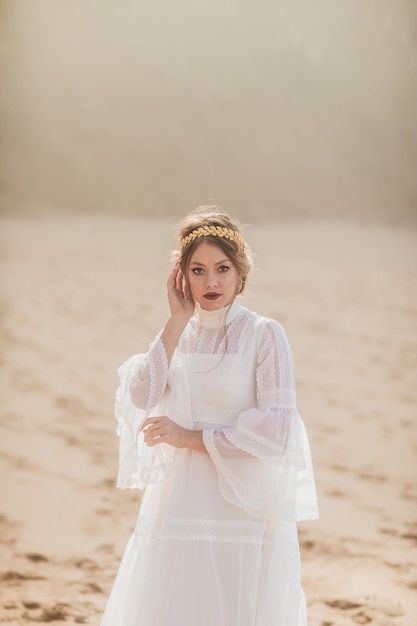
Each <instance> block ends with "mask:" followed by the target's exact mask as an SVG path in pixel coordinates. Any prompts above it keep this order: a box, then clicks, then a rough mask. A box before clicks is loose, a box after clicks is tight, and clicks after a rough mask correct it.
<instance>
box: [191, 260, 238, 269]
mask: <svg viewBox="0 0 417 626" xmlns="http://www.w3.org/2000/svg"><path fill="white" fill-rule="evenodd" d="M224 263H231V260H230V259H222V260H221V261H218V262H217V263H215V265H224ZM190 265H200V266H201V267H205V266H204V263H200V261H191V263H190Z"/></svg>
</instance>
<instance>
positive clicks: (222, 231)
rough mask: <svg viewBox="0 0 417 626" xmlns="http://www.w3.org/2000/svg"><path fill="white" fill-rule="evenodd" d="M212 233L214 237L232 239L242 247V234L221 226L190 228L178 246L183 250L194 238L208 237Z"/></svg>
mask: <svg viewBox="0 0 417 626" xmlns="http://www.w3.org/2000/svg"><path fill="white" fill-rule="evenodd" d="M209 235H212V236H214V237H220V238H221V239H222V238H224V239H229V241H234V242H236V243H237V244H238V246H240V247H241V248H244V246H245V242H244V241H243V237H242V235H241V234H240V233H239V232H238V231H237V230H233V229H232V228H224V227H223V226H200V227H199V228H196V229H195V230H192V231H191V232H190V233H189V234H188V235H187V236H186V237H183V238H182V239H181V243H180V247H181V250H184V248H185V247H186V246H188V244H189V243H191V242H192V241H194V239H198V238H199V237H208V236H209Z"/></svg>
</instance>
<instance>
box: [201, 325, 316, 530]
mask: <svg viewBox="0 0 417 626" xmlns="http://www.w3.org/2000/svg"><path fill="white" fill-rule="evenodd" d="M260 319H261V320H262V322H261V323H260V325H259V327H258V328H257V330H256V332H257V335H258V337H257V348H256V396H257V406H256V407H254V408H251V409H248V410H246V411H244V412H242V413H241V414H240V415H239V417H238V418H237V420H236V421H235V422H234V424H233V425H231V426H228V427H225V428H221V429H205V430H204V432H203V440H204V444H205V446H206V448H207V450H208V452H209V454H210V456H211V458H212V460H213V462H214V464H215V467H216V470H217V474H218V479H219V486H220V489H221V492H222V494H223V497H224V498H225V499H226V500H227V501H228V502H230V503H231V504H234V505H236V506H239V507H241V508H243V509H244V510H246V511H247V512H249V513H250V514H252V515H253V516H255V517H262V518H265V517H266V518H276V519H287V520H291V521H292V520H297V521H299V520H302V519H315V518H316V517H317V516H318V509H317V498H316V491H315V484H314V475H313V468H312V463H311V454H310V447H309V443H308V439H307V434H306V431H305V428H304V424H303V422H302V419H301V417H300V415H299V413H298V411H297V407H296V394H295V375H294V366H293V357H292V352H291V348H290V346H289V343H288V340H287V337H286V335H285V332H284V330H283V328H282V327H281V326H280V325H279V324H277V323H276V322H274V321H273V320H265V318H260Z"/></svg>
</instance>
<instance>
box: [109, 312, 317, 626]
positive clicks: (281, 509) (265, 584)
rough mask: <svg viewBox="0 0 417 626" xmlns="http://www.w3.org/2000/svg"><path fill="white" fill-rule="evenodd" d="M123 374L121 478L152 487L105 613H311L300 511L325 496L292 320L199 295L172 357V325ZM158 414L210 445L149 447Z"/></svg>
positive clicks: (153, 620) (293, 620)
mask: <svg viewBox="0 0 417 626" xmlns="http://www.w3.org/2000/svg"><path fill="white" fill-rule="evenodd" d="M119 375H120V387H119V389H118V391H117V394H116V417H117V418H118V421H119V427H118V434H119V436H120V466H119V475H118V486H119V487H121V488H139V489H145V491H144V494H143V498H142V502H141V507H140V512H139V517H138V520H137V524H136V527H135V530H134V532H133V534H132V536H131V537H130V540H129V542H128V545H127V547H126V550H125V553H124V556H123V559H122V562H121V564H120V568H119V571H118V574H117V577H116V580H115V583H114V586H113V589H112V591H111V594H110V597H109V599H108V603H107V607H106V610H105V613H104V616H103V620H102V622H101V626H305V625H306V624H307V615H306V605H305V598H304V594H303V591H302V587H301V578H300V562H299V546H298V537H297V527H296V522H297V521H299V520H311V519H316V518H317V517H318V507H317V498H316V490H315V484H314V475H313V468H312V463H311V455H310V448H309V444H308V439H307V435H306V431H305V428H304V425H303V422H302V420H301V417H300V416H299V414H298V412H297V409H296V401H295V383H294V368H293V361H292V354H291V349H290V347H289V344H288V341H287V338H286V335H285V333H284V330H283V329H282V327H281V326H280V325H279V324H278V323H277V322H275V321H273V320H270V319H267V318H264V317H261V316H259V315H257V314H256V313H253V312H251V311H249V310H248V309H246V308H244V307H242V306H241V304H240V302H239V301H238V300H235V301H234V302H233V304H232V306H231V307H230V309H229V310H228V311H227V309H222V310H220V311H213V312H208V311H205V310H203V309H200V308H198V309H197V313H196V315H195V316H194V317H193V318H191V320H190V322H189V323H188V325H187V327H186V329H185V330H184V332H183V334H182V336H181V339H180V341H179V344H178V346H177V349H176V351H175V353H174V356H173V359H172V362H171V365H170V367H169V368H168V363H167V357H166V353H165V349H164V346H163V344H162V341H161V340H160V338H159V336H158V337H157V338H156V339H155V341H154V342H153V343H152V345H151V346H150V349H149V351H148V352H147V353H146V354H141V355H136V356H133V357H131V358H130V359H129V360H128V361H127V362H126V363H125V364H124V365H122V366H121V367H120V369H119ZM149 415H168V416H169V417H170V418H171V419H173V420H174V421H175V422H177V423H179V424H181V425H182V426H184V427H186V428H194V429H199V430H202V431H203V441H204V444H205V447H206V448H207V451H208V454H207V453H205V452H199V451H193V450H189V449H175V448H173V447H172V446H169V445H167V444H160V445H157V446H155V447H152V448H148V447H147V446H146V445H145V444H144V443H143V435H142V434H141V433H140V426H141V424H142V422H143V420H144V419H145V417H147V416H149Z"/></svg>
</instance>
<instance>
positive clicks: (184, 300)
mask: <svg viewBox="0 0 417 626" xmlns="http://www.w3.org/2000/svg"><path fill="white" fill-rule="evenodd" d="M167 290H168V303H169V308H170V310H171V315H172V316H173V317H177V316H178V317H187V318H190V317H191V316H192V315H193V314H194V307H195V304H194V300H193V297H192V295H191V292H190V290H189V289H188V288H187V286H186V284H185V282H184V274H183V273H182V270H181V267H180V265H179V263H177V264H176V265H175V267H174V269H173V270H172V272H171V273H170V275H169V277H168V281H167Z"/></svg>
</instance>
